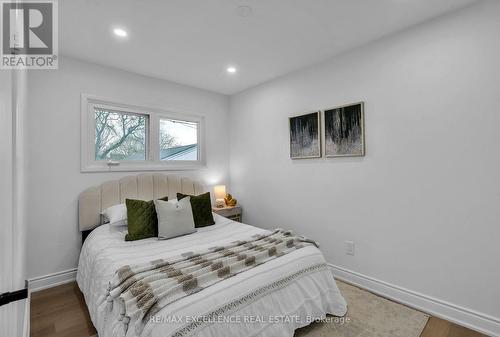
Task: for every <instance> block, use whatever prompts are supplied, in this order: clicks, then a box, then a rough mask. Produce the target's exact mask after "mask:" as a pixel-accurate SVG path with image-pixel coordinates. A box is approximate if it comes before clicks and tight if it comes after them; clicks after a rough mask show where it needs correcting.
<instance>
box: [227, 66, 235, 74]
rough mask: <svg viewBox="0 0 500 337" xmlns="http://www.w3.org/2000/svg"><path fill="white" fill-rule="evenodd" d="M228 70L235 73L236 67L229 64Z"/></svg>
mask: <svg viewBox="0 0 500 337" xmlns="http://www.w3.org/2000/svg"><path fill="white" fill-rule="evenodd" d="M226 71H227V72H228V73H230V74H234V73H235V72H236V67H233V66H229V67H227V69H226Z"/></svg>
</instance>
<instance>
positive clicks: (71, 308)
mask: <svg viewBox="0 0 500 337" xmlns="http://www.w3.org/2000/svg"><path fill="white" fill-rule="evenodd" d="M30 310H31V324H30V325H31V337H89V336H93V335H95V334H96V331H95V328H94V326H93V325H92V323H91V321H90V317H89V314H88V311H87V306H86V305H85V300H84V299H83V295H82V293H81V292H80V289H78V286H77V285H76V283H75V282H72V283H68V284H64V285H61V286H58V287H55V288H50V289H47V290H42V291H39V292H35V293H32V294H31V309H30ZM420 337H487V336H485V335H483V334H480V333H479V332H475V331H472V330H469V329H467V328H464V327H461V326H459V325H456V324H454V323H450V322H447V321H445V320H442V319H440V318H436V317H431V318H430V319H429V321H428V322H427V325H426V326H425V328H424V331H423V332H422V334H421V335H420Z"/></svg>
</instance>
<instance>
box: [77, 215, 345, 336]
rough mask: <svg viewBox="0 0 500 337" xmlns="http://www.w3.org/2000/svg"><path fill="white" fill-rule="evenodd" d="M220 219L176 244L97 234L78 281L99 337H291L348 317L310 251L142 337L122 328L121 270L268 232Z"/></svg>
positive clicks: (188, 301) (192, 305) (152, 326)
mask: <svg viewBox="0 0 500 337" xmlns="http://www.w3.org/2000/svg"><path fill="white" fill-rule="evenodd" d="M214 219H215V221H216V223H215V225H213V226H209V227H204V228H199V229H198V231H197V232H196V233H193V234H189V235H186V236H182V237H177V238H173V239H170V240H157V239H156V238H150V239H145V240H139V241H132V242H127V241H125V240H124V236H125V234H126V233H127V230H126V227H111V226H109V225H103V226H100V227H98V228H96V229H95V230H94V231H92V233H91V234H90V235H89V236H88V237H87V239H86V241H85V243H84V245H83V247H82V251H81V254H80V260H79V264H78V272H77V282H78V286H79V287H80V289H81V291H82V293H83V295H84V297H85V301H86V303H87V307H88V309H89V313H90V317H91V319H92V322H93V324H94V326H95V327H96V329H97V331H98V334H99V336H100V337H134V336H141V337H156V336H162V337H167V336H188V335H189V336H206V337H208V336H217V337H225V336H228V337H229V336H231V337H235V336H236V337H239V336H241V337H249V336H263V337H266V336H269V337H291V336H293V334H294V331H295V329H297V328H299V327H302V326H306V325H308V324H310V322H312V321H313V320H316V319H321V318H324V317H325V315H326V314H327V313H329V314H332V315H335V316H343V315H344V314H345V313H346V311H347V305H346V302H345V300H344V298H343V297H342V295H341V294H340V291H339V289H338V288H337V285H336V283H335V280H334V278H333V275H332V272H331V270H329V269H328V268H327V267H326V262H325V259H324V257H323V255H322V253H321V251H320V250H319V249H317V248H316V247H314V246H308V247H305V248H301V249H297V250H295V251H293V252H291V253H289V254H286V255H284V256H281V257H279V258H276V259H274V260H271V261H269V262H266V263H264V264H261V265H259V266H256V267H255V268H252V269H251V270H248V271H245V272H243V273H241V274H237V275H235V276H233V277H230V278H228V279H225V280H223V281H221V282H219V283H216V284H214V285H212V286H210V287H208V288H206V289H203V290H201V291H199V292H197V293H195V294H192V295H189V296H187V297H184V298H181V299H180V300H178V301H176V302H174V303H171V304H169V305H167V306H166V307H164V308H162V310H161V311H160V312H159V313H158V314H156V315H155V317H154V318H151V319H150V320H149V321H148V322H147V324H146V325H145V327H144V329H143V330H142V331H140V332H137V331H134V330H133V329H127V330H124V329H123V328H119V327H122V326H123V324H117V322H118V321H119V320H120V319H121V318H120V313H119V312H117V311H116V310H113V309H112V308H109V305H108V303H107V301H106V289H107V287H108V284H109V281H110V280H111V278H112V277H113V275H114V273H115V271H116V270H117V269H118V268H120V267H121V266H123V265H126V264H136V263H146V262H149V261H152V260H155V258H157V257H158V256H160V255H161V256H176V255H179V254H182V253H183V252H186V251H196V250H197V249H205V248H209V247H213V246H222V245H224V244H227V243H230V242H232V241H235V240H244V239H246V238H248V237H250V236H252V235H255V234H267V233H269V231H267V230H264V229H261V228H257V227H254V226H250V225H246V224H242V223H239V222H235V221H232V220H229V219H226V218H223V217H221V216H219V215H216V214H214ZM200 318H202V319H200ZM207 318H210V319H207Z"/></svg>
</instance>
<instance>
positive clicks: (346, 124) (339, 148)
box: [323, 102, 366, 158]
mask: <svg viewBox="0 0 500 337" xmlns="http://www.w3.org/2000/svg"><path fill="white" fill-rule="evenodd" d="M364 105H365V104H364V102H357V103H351V104H346V105H341V106H337V107H333V108H329V109H324V110H323V128H324V130H323V135H324V136H323V144H324V152H325V158H335V157H363V156H365V153H366V151H365V108H364Z"/></svg>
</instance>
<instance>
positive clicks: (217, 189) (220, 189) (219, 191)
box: [214, 185, 226, 208]
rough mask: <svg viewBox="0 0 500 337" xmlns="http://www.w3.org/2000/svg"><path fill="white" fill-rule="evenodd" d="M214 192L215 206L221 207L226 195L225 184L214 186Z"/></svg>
mask: <svg viewBox="0 0 500 337" xmlns="http://www.w3.org/2000/svg"><path fill="white" fill-rule="evenodd" d="M214 194H215V207H219V208H222V207H224V205H225V202H224V197H225V196H226V186H225V185H217V186H214Z"/></svg>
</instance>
